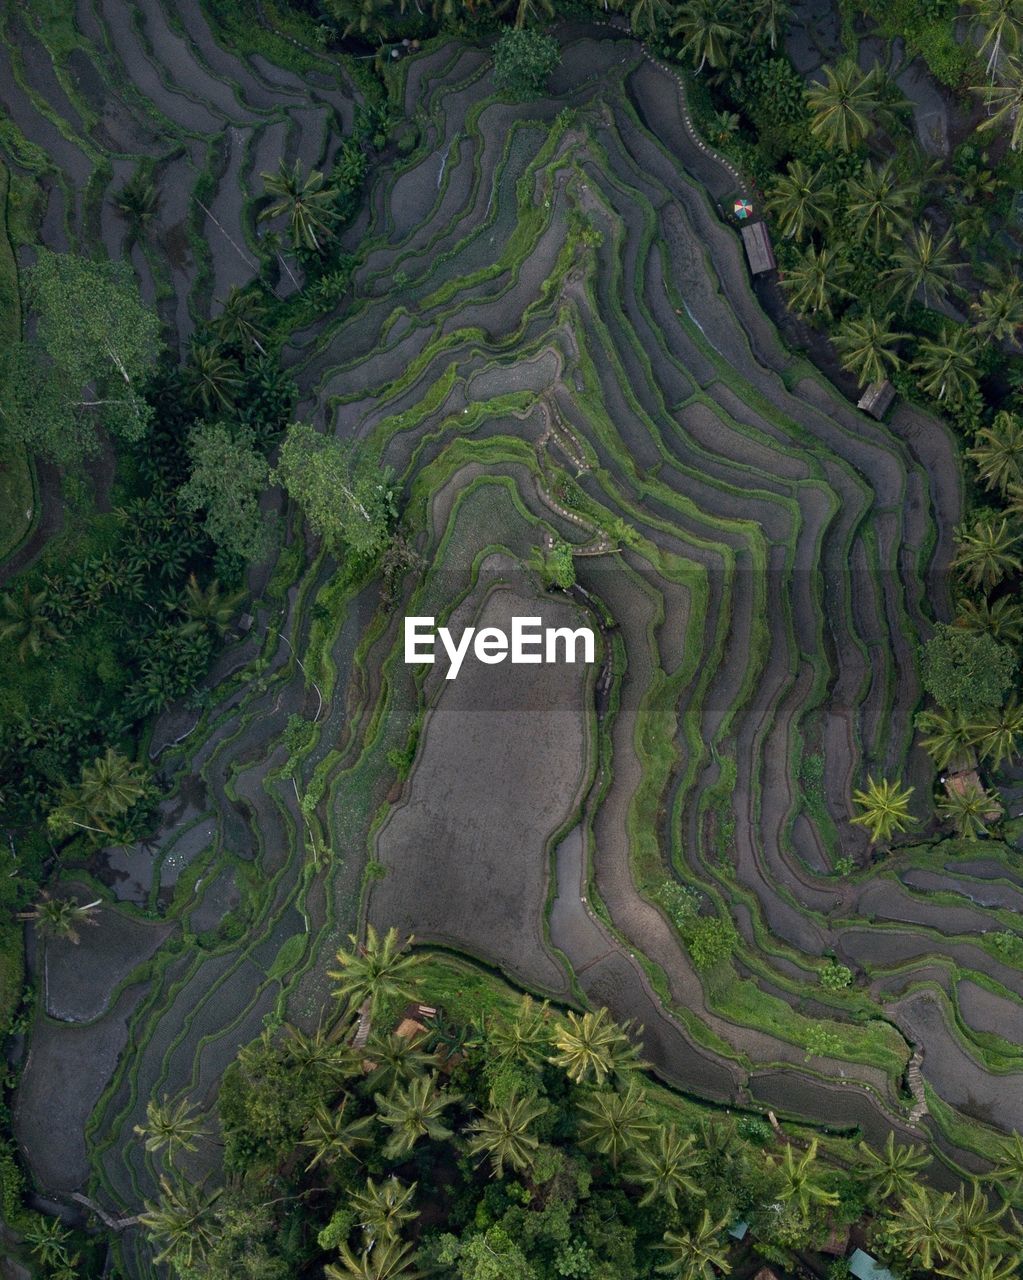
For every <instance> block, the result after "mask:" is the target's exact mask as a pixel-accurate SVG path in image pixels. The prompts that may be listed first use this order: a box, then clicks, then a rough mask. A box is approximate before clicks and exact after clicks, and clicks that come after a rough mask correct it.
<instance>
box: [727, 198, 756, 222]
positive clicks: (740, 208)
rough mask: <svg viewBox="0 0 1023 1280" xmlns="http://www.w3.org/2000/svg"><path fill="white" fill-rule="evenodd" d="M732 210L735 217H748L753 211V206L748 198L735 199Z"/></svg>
mask: <svg viewBox="0 0 1023 1280" xmlns="http://www.w3.org/2000/svg"><path fill="white" fill-rule="evenodd" d="M732 211H733V213H734V214H735V216H736V217H737V218H748V217H749V216H750V214H751V213H752V212H753V206H752V205H751V204H750V202H749V201H748V200H736V202H735V204H734V205H733V206H732Z"/></svg>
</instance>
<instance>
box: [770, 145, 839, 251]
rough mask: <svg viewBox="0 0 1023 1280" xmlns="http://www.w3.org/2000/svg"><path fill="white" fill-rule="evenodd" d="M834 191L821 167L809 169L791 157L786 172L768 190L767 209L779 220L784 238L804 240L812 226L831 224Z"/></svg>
mask: <svg viewBox="0 0 1023 1280" xmlns="http://www.w3.org/2000/svg"><path fill="white" fill-rule="evenodd" d="M834 207H835V192H834V187H833V185H832V184H831V182H830V181H829V180H828V179H826V178H825V176H824V170H823V169H821V168H818V169H814V170H812V171H811V170H810V169H809V168H807V166H806V165H805V164H804V163H803V162H802V160H790V161H789V164H788V167H787V169H786V172H785V174H784V175H783V176H782V177H780V178H777V179H775V181H774V183H773V184H772V186H771V188H770V191H769V193H768V199H767V210H768V212H769V213H771V214H773V215H774V216H775V217H776V218H777V219H778V228H779V230H780V231H781V233H782V235H783V236H785V237H786V238H787V239H795V240H803V239H805V238H806V236H808V235H809V234H810V232H811V231H812V230H814V228H817V227H830V226H831V222H832V214H833V211H834Z"/></svg>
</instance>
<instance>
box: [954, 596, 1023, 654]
mask: <svg viewBox="0 0 1023 1280" xmlns="http://www.w3.org/2000/svg"><path fill="white" fill-rule="evenodd" d="M955 625H956V626H957V627H962V629H963V630H964V631H970V632H973V633H974V634H975V635H976V634H982V633H985V632H986V633H987V634H988V635H989V636H991V638H992V639H994V640H997V641H998V643H999V644H1010V645H1018V644H1021V643H1023V604H1021V603H1020V602H1019V601H1018V600H1013V599H1012V597H1011V596H999V598H998V599H997V600H994V601H991V600H988V599H987V598H986V597H985V598H983V599H981V600H961V601H960V602H959V611H958V613H957V614H956V620H955Z"/></svg>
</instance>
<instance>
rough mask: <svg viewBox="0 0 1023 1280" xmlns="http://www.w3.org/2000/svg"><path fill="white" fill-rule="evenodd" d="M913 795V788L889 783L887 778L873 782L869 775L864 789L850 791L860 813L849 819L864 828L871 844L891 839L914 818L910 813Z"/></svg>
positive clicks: (903, 829)
mask: <svg viewBox="0 0 1023 1280" xmlns="http://www.w3.org/2000/svg"><path fill="white" fill-rule="evenodd" d="M912 794H913V788H912V787H906V788H905V790H902V789H900V787H899V785H898V783H897V782H889V780H888V779H887V778H882V779H881V781H880V782H875V781H874V779H873V778H872V777H870V775H869V774H868V775H867V789H866V790H865V791H854V792H853V800H855V801H856V803H857V804H858V805H859V806H860V810H861V812H860V813H859V814H857V815H856V817H854V818H851V819H850V822H854V823H855V824H856V825H857V826H861V827H866V828H867V830H868V831H869V832H870V840H871V843H872V844H879V843H880V842H881V841H883V840H890V839H891V838H892V836H893V835H894V834H895V833H896V832H898V831H905V830H906V828H907V827H908V826H909V825H910V824H911V823H912V821H913V819H912V817H911V816H910V812H909V797H910V796H911V795H912Z"/></svg>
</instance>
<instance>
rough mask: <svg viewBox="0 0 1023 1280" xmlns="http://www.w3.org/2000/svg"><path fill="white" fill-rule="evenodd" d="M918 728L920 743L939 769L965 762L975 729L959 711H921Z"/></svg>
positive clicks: (918, 717)
mask: <svg viewBox="0 0 1023 1280" xmlns="http://www.w3.org/2000/svg"><path fill="white" fill-rule="evenodd" d="M916 727H917V729H919V731H920V732H921V734H923V735H924V736H923V737H922V738H921V739H920V743H921V745H922V746H923V748H924V750H925V751H926V752H927V754H928V755H929V756H930V757H931V759H932V760H933V761H934V763H935V764H936V765H937V766H938V768H939V769H947V768H948V767H949V766H950V765H951V764H953V763H957V764H958V763H961V762H963V761H964V759H965V756H966V753H967V752H968V751H969V749H970V747H972V746H973V743H974V734H973V729H972V728H971V727H970V725H969V724H968V723H967V722H966V720H965V719H964V718H963V716H962V715H961V714H960V713H959V712H958V711H921V712H920V714H919V715H918V716H917V718H916Z"/></svg>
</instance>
